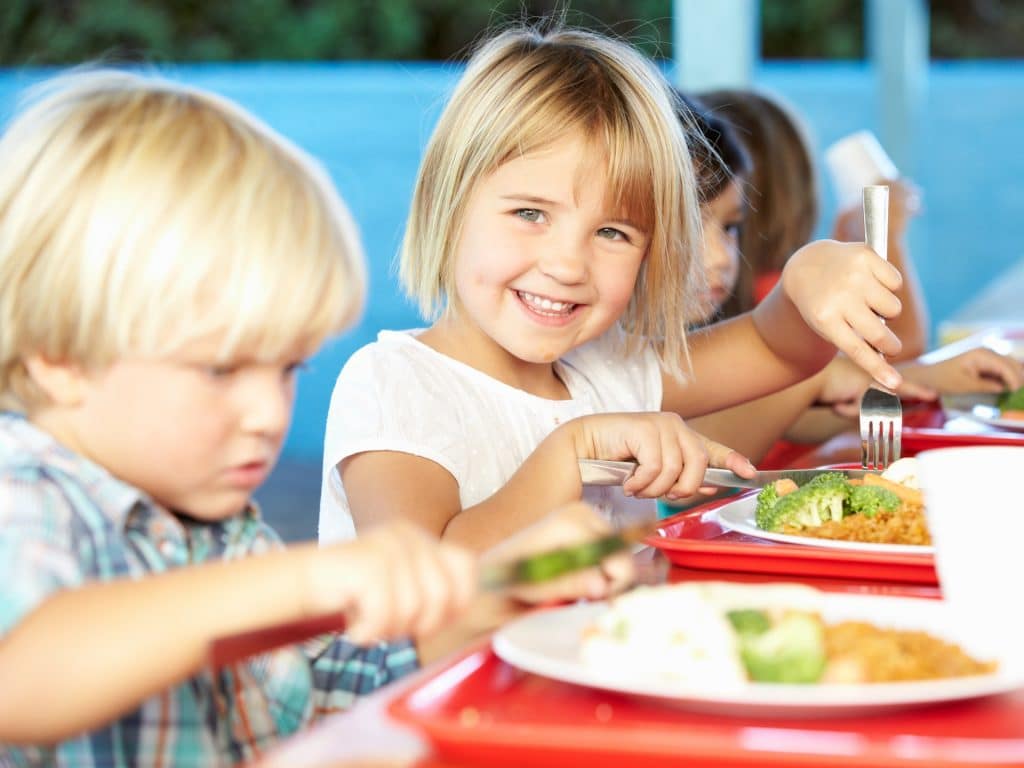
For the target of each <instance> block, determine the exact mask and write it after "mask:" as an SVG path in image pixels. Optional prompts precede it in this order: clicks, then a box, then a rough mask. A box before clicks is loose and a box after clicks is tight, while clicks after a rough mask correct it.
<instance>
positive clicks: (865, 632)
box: [822, 621, 997, 683]
mask: <svg viewBox="0 0 1024 768" xmlns="http://www.w3.org/2000/svg"><path fill="white" fill-rule="evenodd" d="M825 653H826V656H827V658H828V666H827V667H826V669H825V676H824V678H823V679H822V682H834V683H886V682H897V681H901V680H931V679H938V678H947V677H963V676H965V675H984V674H989V673H991V672H994V671H995V670H996V667H997V664H996V662H982V661H977V660H976V659H974V658H972V657H971V656H969V655H968V654H967V653H965V652H964V650H963V649H962V648H960V646H958V645H955V644H953V643H947V642H946V641H944V640H941V639H939V638H937V637H934V636H933V635H929V634H928V633H926V632H917V631H907V630H899V629H882V628H880V627H876V626H874V625H873V624H868V623H865V622H859V621H844V622H842V623H840V624H832V625H828V626H826V627H825Z"/></svg>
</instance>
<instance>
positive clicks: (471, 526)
mask: <svg viewBox="0 0 1024 768" xmlns="http://www.w3.org/2000/svg"><path fill="white" fill-rule="evenodd" d="M700 231H701V230H700V210H699V206H698V199H697V194H696V188H695V186H694V181H693V173H692V169H691V164H690V156H689V151H688V149H687V146H686V139H685V136H684V134H683V131H682V130H681V129H680V127H679V124H678V119H677V117H676V115H675V112H674V100H673V98H672V95H671V93H670V91H669V88H668V87H667V85H666V83H665V82H664V80H663V78H662V77H661V76H660V75H659V74H658V73H657V72H656V71H655V70H654V69H653V67H652V66H651V65H650V63H649V62H648V61H647V60H646V59H644V57H643V56H641V55H640V54H639V53H638V52H636V51H635V50H633V49H632V48H631V47H629V46H628V45H626V44H624V43H620V42H617V41H613V40H610V39H607V38H604V37H601V36H598V35H594V34H590V33H585V32H578V31H572V30H555V31H552V32H548V33H546V34H541V33H537V32H534V31H531V30H510V31H507V32H505V33H503V34H501V35H498V36H497V37H495V38H494V39H492V40H490V41H489V42H487V43H485V44H484V45H483V46H482V47H481V48H480V49H479V50H478V51H477V52H476V54H475V55H474V56H473V58H472V59H471V61H470V62H469V65H468V67H467V69H466V72H465V74H464V75H463V77H462V79H461V81H460V82H459V84H458V86H457V87H456V89H455V92H454V94H453V95H452V98H451V100H450V101H449V103H448V105H447V107H446V108H445V110H444V112H443V114H442V115H441V118H440V121H439V123H438V125H437V128H436V129H435V132H434V135H433V137H432V138H431V140H430V143H429V145H428V147H427V150H426V154H425V157H424V160H423V164H422V166H421V169H420V173H419V178H418V180H417V184H416V189H415V192H414V197H413V201H412V211H411V214H410V218H409V223H408V228H407V230H406V235H405V240H404V243H403V249H402V257H401V277H402V281H403V283H404V285H405V287H406V289H407V291H408V292H409V293H410V294H411V295H412V296H413V297H414V298H416V299H417V300H418V301H419V302H420V306H421V308H422V309H423V311H424V313H425V314H427V315H430V316H434V317H437V319H436V321H435V322H434V323H433V325H431V326H430V328H428V329H425V330H423V329H419V330H414V331H407V332H387V331H385V332H382V333H381V334H380V336H379V337H378V340H377V342H376V343H373V344H370V345H368V346H366V347H364V348H362V349H360V350H359V351H357V352H356V353H355V354H354V355H353V356H352V358H351V359H350V360H349V361H348V362H347V364H346V365H345V367H344V369H343V371H342V372H341V375H340V376H339V378H338V382H337V384H336V387H335V391H334V394H333V397H332V400H331V408H330V413H329V416H328V424H327V430H326V438H325V453H324V485H323V492H322V500H321V511H320V538H321V541H332V540H336V539H339V538H347V537H350V536H352V535H354V533H355V528H356V527H359V528H360V529H363V528H365V527H366V526H368V525H370V524H372V523H374V522H377V521H379V520H381V519H384V518H394V517H401V518H406V519H410V520H414V521H416V522H417V523H419V524H421V525H422V526H424V527H425V528H427V529H428V530H429V531H431V532H433V533H434V534H436V535H438V536H443V537H444V538H445V539H447V540H452V541H458V542H461V543H464V544H466V545H468V546H471V547H474V548H479V547H483V546H487V545H489V544H491V543H493V542H496V541H500V540H501V539H502V538H504V537H506V536H508V535H509V534H510V533H512V532H513V531H516V530H518V529H519V528H521V527H522V526H523V525H525V524H527V523H528V522H530V521H531V520H532V519H534V517H535V515H536V514H537V513H538V512H539V510H541V509H544V508H549V507H551V506H552V505H555V506H557V505H558V504H561V503H565V502H567V501H570V500H574V499H579V498H580V496H581V494H582V493H583V489H582V488H581V483H580V475H579V471H578V468H577V460H578V459H582V458H594V459H627V458H632V459H636V460H637V462H638V464H639V466H638V469H637V471H636V472H635V474H634V475H633V476H632V477H631V478H630V479H629V480H628V481H627V482H626V484H625V485H624V486H623V489H622V491H623V492H624V493H625V494H627V495H631V496H633V497H634V499H632V500H633V501H635V500H636V499H642V500H643V504H642V505H641V507H642V508H641V509H639V510H630V509H626V508H625V506H624V504H623V502H622V500H621V493H620V494H619V497H615V498H613V497H611V496H607V497H603V498H601V499H600V503H601V505H602V507H603V509H604V511H606V512H607V513H608V514H610V515H612V516H613V517H615V519H616V520H617V521H618V520H622V519H627V518H628V517H630V516H631V515H632V514H640V515H646V516H649V517H651V518H653V517H654V515H655V514H656V504H655V503H654V499H655V498H657V497H659V496H663V495H667V496H668V497H670V498H672V497H681V496H687V495H690V494H692V493H694V492H695V491H696V490H697V489H698V487H699V486H700V484H701V481H702V476H703V471H704V469H705V467H706V465H707V464H708V463H709V462H710V463H711V464H714V465H717V466H727V467H729V468H730V469H733V470H734V471H737V472H739V473H740V474H747V475H749V473H750V472H751V471H752V467H751V466H750V465H749V463H748V462H747V461H746V460H745V459H743V458H742V457H741V456H739V455H738V454H737V453H736V452H734V451H730V450H729V449H727V448H725V447H723V446H721V445H719V444H717V443H713V442H707V441H705V439H703V438H701V437H700V436H698V435H697V434H695V433H694V432H692V431H691V430H690V429H689V428H688V427H687V426H686V425H685V423H684V422H683V421H682V418H681V417H685V418H688V417H691V416H695V415H699V414H702V413H708V412H711V411H716V410H720V409H722V408H726V407H729V406H731V405H734V404H736V403H739V402H743V401H746V400H750V399H754V398H757V397H761V396H763V395H766V394H768V393H770V392H774V391H777V390H779V389H782V388H784V387H787V386H790V385H792V384H794V383H796V382H798V381H800V380H802V379H804V378H806V377H807V376H809V375H811V374H813V373H815V372H816V371H818V370H820V368H821V367H823V366H824V365H825V364H826V363H827V362H828V361H829V360H830V359H831V358H832V356H833V355H834V351H835V347H834V346H833V342H835V343H836V344H838V345H839V346H840V347H841V348H842V349H844V350H845V351H846V352H847V353H849V354H850V355H851V356H852V357H854V358H855V359H856V360H858V362H859V363H861V364H862V365H863V366H864V367H865V368H866V369H867V370H868V371H869V372H870V373H871V374H872V375H873V376H875V377H877V378H879V379H881V380H883V382H885V383H889V384H891V385H894V386H895V385H898V384H899V376H898V374H897V373H896V372H895V370H894V369H893V368H892V367H891V366H890V365H889V364H888V363H886V362H885V361H884V360H883V359H882V358H881V357H880V356H879V354H878V352H877V351H876V350H879V351H882V352H885V353H887V354H888V353H893V352H896V351H898V347H899V342H898V340H897V339H896V337H895V336H894V335H893V334H892V333H891V331H889V330H888V329H887V328H886V327H885V326H884V324H883V323H882V322H881V321H880V320H879V317H878V315H883V316H891V315H893V314H895V312H896V311H897V310H898V301H897V300H896V298H895V296H894V295H893V293H892V290H893V289H896V288H897V287H898V286H899V274H898V272H897V271H896V269H895V268H894V267H892V266H891V265H888V264H886V263H885V262H884V261H882V260H881V259H879V258H878V256H877V255H876V254H875V253H874V252H872V251H871V250H870V249H868V248H867V247H866V246H864V245H863V244H844V243H835V242H823V243H817V244H813V245H811V246H808V247H806V248H804V249H802V250H801V251H800V252H799V253H797V254H795V255H794V256H793V257H792V258H791V259H790V260H789V262H788V263H787V266H786V270H785V277H784V279H783V281H782V283H781V284H780V285H779V287H778V288H777V289H776V290H774V291H773V292H772V293H771V294H770V295H769V296H768V297H767V298H766V299H765V301H764V302H762V304H761V305H760V306H759V307H758V308H757V309H756V310H755V311H754V312H752V313H750V314H748V315H744V316H742V317H739V318H737V319H735V320H734V321H732V322H730V323H726V324H719V325H716V326H713V327H710V328H708V329H705V330H702V331H700V332H698V333H695V334H692V335H691V338H690V339H689V343H688V342H687V334H686V329H685V325H686V320H687V317H688V316H689V315H690V314H691V313H692V311H693V306H694V304H695V303H696V302H698V301H699V299H698V295H699V293H700V286H701V285H702V284H703V283H704V279H703V275H702V272H703V270H702V268H701V262H700V259H701V254H700V239H701V236H700ZM833 269H839V270H842V271H844V272H845V273H846V274H847V276H848V278H849V279H848V280H846V281H844V282H842V283H839V282H838V281H835V280H832V279H831V275H832V274H833ZM438 311H439V316H438ZM587 491H588V493H589V492H591V491H594V492H599V491H607V492H609V493H610V494H613V493H614V491H609V489H599V491H598V490H595V489H587ZM585 498H588V499H591V498H593V497H592V496H589V495H588V496H586V497H585Z"/></svg>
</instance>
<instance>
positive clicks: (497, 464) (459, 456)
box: [320, 329, 662, 542]
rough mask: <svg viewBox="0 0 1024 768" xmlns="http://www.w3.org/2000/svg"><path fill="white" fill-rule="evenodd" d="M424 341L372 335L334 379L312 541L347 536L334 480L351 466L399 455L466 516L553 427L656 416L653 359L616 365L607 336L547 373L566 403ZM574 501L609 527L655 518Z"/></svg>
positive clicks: (590, 493) (350, 528) (608, 494)
mask: <svg viewBox="0 0 1024 768" xmlns="http://www.w3.org/2000/svg"><path fill="white" fill-rule="evenodd" d="M422 332H423V329H416V330H411V331H382V332H381V333H380V334H379V335H378V337H377V341H376V342H374V343H372V344H367V345H366V346H365V347H363V348H361V349H359V350H358V351H356V353H355V354H353V355H352V357H350V358H349V360H348V362H347V363H346V364H345V367H344V368H343V369H342V371H341V374H340V375H339V376H338V381H337V382H336V384H335V386H334V393H333V395H332V396H331V407H330V411H329V412H328V415H327V430H326V434H325V438H324V473H323V485H322V488H321V496H320V541H321V542H330V541H337V540H340V539H350V538H353V537H354V536H355V527H354V525H353V522H352V515H351V512H350V511H349V506H348V502H347V500H346V498H345V489H344V487H343V486H342V484H341V478H340V476H339V474H338V470H337V465H338V463H339V462H340V461H342V460H343V459H345V458H347V457H349V456H353V455H355V454H357V453H362V452H364V451H398V452H401V453H409V454H413V455H415V456H421V457H423V458H425V459H430V460H431V461H434V462H437V463H438V464H440V465H441V466H442V467H444V468H445V469H446V470H448V472H450V473H451V474H452V476H453V477H454V478H455V480H456V481H457V482H458V484H459V497H460V500H461V502H462V508H463V509H465V508H467V507H471V506H473V505H475V504H478V503H479V502H481V501H483V500H484V499H486V498H487V497H488V496H490V495H491V494H493V493H494V492H495V491H497V490H498V489H499V488H501V487H502V486H503V485H505V483H507V482H508V479H509V478H510V477H511V476H512V475H513V474H514V473H515V471H516V470H517V469H518V468H519V467H520V465H521V464H522V463H523V462H524V461H525V460H526V458H527V457H528V456H529V455H530V454H531V453H533V451H534V449H535V448H536V447H537V445H538V444H540V442H541V441H542V440H543V439H544V438H545V437H547V435H548V434H549V433H550V432H551V431H552V430H554V429H555V428H556V427H557V426H558V425H559V424H561V423H563V422H565V421H568V420H569V419H573V418H576V417H577V416H584V415H587V414H592V413H613V412H624V411H657V410H660V409H661V396H662V391H661V368H660V366H659V364H658V361H657V358H656V357H655V355H654V351H653V350H652V349H650V348H649V347H648V348H644V349H643V350H642V351H641V352H639V353H637V354H635V355H633V356H629V357H627V356H625V354H624V352H623V351H622V346H621V344H619V343H618V342H619V340H620V339H621V331H618V330H617V329H616V330H612V331H609V332H608V333H606V334H604V335H603V336H602V337H600V338H598V339H595V340H593V341H591V342H589V343H587V344H584V345H583V346H581V347H578V348H576V349H574V350H573V351H572V352H570V353H569V354H568V355H566V357H564V358H563V359H561V360H559V361H558V362H557V363H555V365H556V366H557V371H558V375H559V378H560V379H561V380H562V381H563V382H564V383H565V385H566V388H567V389H568V390H569V394H570V395H571V398H572V399H570V400H548V399H546V398H542V397H537V396H536V395H531V394H529V393H527V392H524V391H523V390H521V389H516V388H515V387H511V386H509V385H508V384H504V383H502V382H500V381H498V380H496V379H493V378H491V377H490V376H488V375H486V374H484V373H481V372H480V371H478V370H476V369H475V368H472V367H470V366H468V365H466V364H464V363H460V362H459V361H457V360H454V359H452V358H450V357H448V356H447V355H443V354H441V353H440V352H437V351H435V350H434V349H431V348H430V347H428V346H427V345H425V344H423V343H422V342H420V341H418V340H417V338H416V337H417V336H418V335H419V334H420V333H422ZM394 481H395V482H401V478H395V479H394ZM584 498H585V499H587V500H588V501H589V502H591V503H593V504H595V505H596V506H597V507H598V508H599V509H601V510H602V511H603V512H604V513H605V514H607V515H608V516H609V517H610V519H612V520H613V521H614V522H617V523H622V522H625V521H626V520H635V519H637V518H638V517H653V516H654V515H655V514H656V504H655V502H654V501H653V500H650V499H631V498H628V497H626V496H624V495H623V494H622V491H621V489H620V488H607V487H604V488H599V487H588V488H585V489H584Z"/></svg>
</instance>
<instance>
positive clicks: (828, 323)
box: [782, 240, 902, 389]
mask: <svg viewBox="0 0 1024 768" xmlns="http://www.w3.org/2000/svg"><path fill="white" fill-rule="evenodd" d="M901 284H902V277H901V276H900V273H899V270H897V269H896V268H895V267H894V266H893V265H891V264H889V263H888V262H886V261H884V260H883V259H881V258H880V257H879V256H878V254H876V253H875V252H874V251H872V250H871V249H870V248H868V246H867V245H865V244H864V243H838V242H836V241H834V240H820V241H817V242H814V243H810V244H809V245H805V246H804V247H803V248H801V249H800V250H798V251H797V252H796V253H795V254H793V256H792V257H791V258H790V259H789V261H787V262H786V266H785V268H784V269H783V270H782V287H783V290H784V291H785V293H786V295H787V296H788V297H789V300H790V301H792V302H793V304H794V305H795V306H796V308H797V310H798V311H799V312H800V315H801V316H802V317H803V319H804V322H806V323H807V325H808V326H809V327H810V328H811V329H813V330H814V331H815V332H816V333H817V334H818V335H819V336H821V337H822V338H824V339H826V340H828V341H830V342H832V343H833V344H835V346H836V347H837V348H838V349H839V350H840V351H841V352H845V353H846V355H847V356H849V358H850V359H851V360H853V361H854V362H855V363H856V364H857V365H858V366H860V367H861V368H863V369H864V370H865V371H867V372H868V373H869V374H871V376H872V377H873V378H874V379H876V380H877V381H879V382H881V383H882V384H883V385H885V386H887V387H889V388H890V389H895V388H896V387H898V386H899V385H900V383H901V379H900V375H899V373H897V371H896V369H895V368H893V367H892V365H890V364H889V363H888V362H886V361H885V359H884V358H882V357H881V355H879V353H882V354H885V355H895V354H898V353H899V351H900V349H901V344H900V340H899V339H898V338H897V337H896V335H895V334H894V333H893V332H892V331H891V330H890V329H889V328H888V327H886V325H885V323H884V322H883V321H882V320H881V319H880V316H881V317H886V318H891V317H895V316H896V315H898V314H899V312H900V308H901V305H900V300H899V299H898V298H897V297H896V295H895V294H894V293H893V291H895V290H897V289H898V288H899V287H900V285H901Z"/></svg>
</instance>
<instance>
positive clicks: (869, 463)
mask: <svg viewBox="0 0 1024 768" xmlns="http://www.w3.org/2000/svg"><path fill="white" fill-rule="evenodd" d="M864 235H865V240H866V241H867V244H868V245H869V246H870V247H871V249H872V250H874V252H875V253H877V254H878V255H879V256H881V257H882V258H883V259H888V257H889V249H888V242H889V188H888V187H886V186H883V185H875V186H869V187H864ZM883 322H884V320H883ZM902 435H903V406H902V405H900V399H899V397H897V396H896V395H895V394H893V393H892V392H889V391H888V390H885V389H882V388H881V387H878V386H875V385H874V384H872V385H871V386H870V387H868V389H867V391H866V392H864V396H863V397H862V398H861V400H860V463H861V466H863V467H864V468H865V469H885V468H886V467H888V466H889V464H890V463H892V462H893V461H896V459H898V458H899V457H900V453H901V450H902V445H901V440H902Z"/></svg>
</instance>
